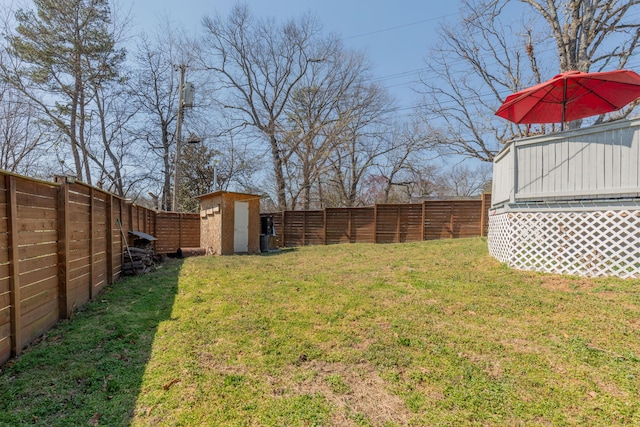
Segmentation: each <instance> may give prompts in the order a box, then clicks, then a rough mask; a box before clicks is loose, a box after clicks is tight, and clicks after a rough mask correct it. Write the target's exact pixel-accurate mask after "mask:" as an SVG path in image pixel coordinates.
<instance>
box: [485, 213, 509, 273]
mask: <svg viewBox="0 0 640 427" xmlns="http://www.w3.org/2000/svg"><path fill="white" fill-rule="evenodd" d="M512 234H513V233H512V232H511V222H510V220H509V215H507V214H500V215H492V216H490V217H489V233H488V234H487V239H488V242H489V253H490V254H491V256H493V257H494V258H496V259H497V260H498V261H500V262H505V263H509V258H510V255H511V236H512Z"/></svg>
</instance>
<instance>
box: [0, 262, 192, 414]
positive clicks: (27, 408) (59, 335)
mask: <svg viewBox="0 0 640 427" xmlns="http://www.w3.org/2000/svg"><path fill="white" fill-rule="evenodd" d="M181 267H182V261H170V262H168V263H165V264H163V265H162V268H161V269H159V270H157V271H155V272H152V273H149V274H146V275H144V276H139V277H132V278H126V279H123V280H121V281H118V282H117V283H115V284H113V285H112V286H110V287H108V288H106V289H105V291H104V292H103V293H102V294H100V295H98V297H97V298H96V299H95V300H94V301H92V302H89V303H88V304H86V305H84V306H83V307H81V308H80V309H78V310H77V311H76V312H75V313H74V316H73V318H72V319H71V320H67V321H63V322H60V323H59V324H58V325H56V326H55V327H54V328H53V329H51V330H50V331H49V332H47V335H46V336H45V337H44V338H43V339H42V340H41V341H40V342H39V343H38V344H36V345H33V346H32V347H30V348H29V349H27V350H26V351H25V352H24V353H23V354H22V355H21V356H20V357H18V358H17V359H15V360H12V361H9V362H8V363H7V364H5V365H4V366H2V367H0V425H11V426H15V425H25V424H29V425H34V424H36V425H47V426H69V425H109V426H114V425H128V424H129V422H130V420H131V418H132V416H133V412H134V410H135V406H136V398H137V396H138V394H139V392H140V387H141V384H142V380H143V376H144V373H145V367H146V364H147V362H148V361H149V359H150V357H151V350H152V346H153V341H154V336H155V334H156V331H157V329H158V326H159V324H160V323H161V322H163V321H165V320H168V319H169V318H170V317H171V310H172V306H173V302H174V299H175V295H176V292H177V289H178V279H179V275H180V269H181Z"/></svg>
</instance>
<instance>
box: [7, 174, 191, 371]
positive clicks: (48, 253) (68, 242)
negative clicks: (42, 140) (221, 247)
mask: <svg viewBox="0 0 640 427" xmlns="http://www.w3.org/2000/svg"><path fill="white" fill-rule="evenodd" d="M117 220H120V223H121V224H122V229H123V230H124V233H125V236H127V240H128V243H129V244H131V243H133V241H132V240H129V239H131V236H129V233H128V231H129V230H136V231H142V232H144V233H147V234H150V235H152V236H155V237H157V238H158V240H157V241H156V242H155V249H156V252H157V253H166V252H175V251H176V250H177V249H178V248H179V247H182V246H185V247H193V246H199V245H200V218H199V215H198V214H180V213H167V212H161V213H156V212H155V211H152V210H149V209H146V208H143V207H140V206H136V205H133V204H131V203H128V202H126V201H125V200H123V199H121V198H119V197H117V196H114V195H112V194H109V193H106V192H104V191H101V190H99V189H96V188H93V187H89V186H87V185H84V184H79V183H72V182H68V181H67V179H66V178H64V177H61V178H58V179H57V180H56V182H55V183H50V182H44V181H37V180H33V179H29V178H26V177H21V176H18V175H13V174H9V173H5V172H2V171H0V363H3V362H5V361H6V360H7V359H8V358H10V357H11V356H15V355H17V354H19V353H20V351H21V350H22V349H23V348H25V347H26V346H27V345H29V344H30V343H31V342H32V341H33V340H34V339H36V338H37V337H39V336H40V335H42V334H43V333H44V332H46V331H47V330H48V329H49V328H51V326H53V325H54V324H55V323H56V322H57V321H58V320H59V319H65V318H68V317H69V316H70V315H71V313H72V312H73V310H74V309H75V308H77V307H79V306H81V305H82V304H84V303H86V302H87V301H88V300H90V299H92V298H93V297H94V296H95V295H96V294H97V293H98V292H100V291H101V290H102V289H103V288H104V287H105V286H106V285H107V284H110V283H112V282H113V281H114V280H116V279H118V278H119V277H120V276H121V274H122V263H123V252H124V241H123V239H122V232H121V230H120V227H119V225H118V221H117Z"/></svg>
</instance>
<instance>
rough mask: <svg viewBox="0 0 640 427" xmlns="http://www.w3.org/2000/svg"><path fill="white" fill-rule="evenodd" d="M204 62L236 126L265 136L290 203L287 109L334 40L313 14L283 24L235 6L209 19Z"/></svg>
mask: <svg viewBox="0 0 640 427" xmlns="http://www.w3.org/2000/svg"><path fill="white" fill-rule="evenodd" d="M203 24H204V27H205V32H206V36H205V40H204V46H203V47H204V49H205V55H203V65H204V67H205V68H207V69H209V70H211V71H213V72H214V73H215V76H216V77H217V78H218V82H219V86H220V92H219V94H220V98H221V102H222V103H223V105H224V107H225V108H228V109H231V110H233V111H234V112H235V115H234V119H235V120H236V123H235V126H237V127H250V128H253V129H256V130H258V131H259V132H260V134H261V135H263V137H264V139H266V141H267V144H268V147H269V150H270V154H271V160H272V166H273V173H274V177H275V183H276V192H277V202H278V206H279V207H280V209H284V208H286V207H287V198H286V182H285V170H284V167H285V161H286V156H287V153H286V152H285V150H286V148H285V147H284V146H283V142H282V140H281V139H280V136H281V135H282V132H281V130H282V129H283V128H284V126H283V123H282V121H283V120H284V118H285V109H286V107H287V105H288V104H289V101H290V99H291V97H292V96H293V93H294V89H295V88H297V87H298V85H299V83H300V81H301V79H302V78H303V77H304V76H305V75H306V74H307V72H308V71H309V67H310V64H313V63H316V62H318V61H322V60H323V59H324V58H325V52H326V50H327V49H331V43H329V42H325V41H322V40H321V39H320V38H319V32H320V28H319V26H318V24H317V23H316V21H315V20H314V19H313V18H312V17H311V16H304V17H302V18H300V19H298V20H295V21H289V22H286V23H284V24H279V23H276V22H275V21H274V20H255V19H254V18H253V16H252V15H251V13H250V12H249V9H248V7H247V6H243V5H236V6H235V7H234V8H233V10H232V11H231V13H230V15H229V16H228V18H226V19H223V18H222V17H220V16H217V17H215V18H210V17H206V18H204V20H203Z"/></svg>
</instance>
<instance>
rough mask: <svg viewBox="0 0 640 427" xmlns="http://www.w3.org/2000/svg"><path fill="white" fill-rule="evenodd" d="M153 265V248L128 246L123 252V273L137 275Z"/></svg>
mask: <svg viewBox="0 0 640 427" xmlns="http://www.w3.org/2000/svg"><path fill="white" fill-rule="evenodd" d="M151 267H153V249H145V248H136V247H130V248H129V250H128V251H125V253H124V264H123V266H122V272H123V274H125V275H129V276H133V275H135V276H137V275H139V274H144V273H148V272H149V271H151Z"/></svg>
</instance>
